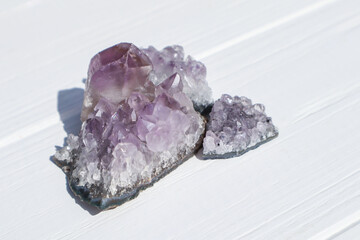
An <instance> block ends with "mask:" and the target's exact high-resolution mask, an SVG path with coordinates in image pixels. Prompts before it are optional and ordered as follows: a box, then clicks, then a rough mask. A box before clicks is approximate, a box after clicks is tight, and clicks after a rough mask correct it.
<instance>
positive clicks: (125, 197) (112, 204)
mask: <svg viewBox="0 0 360 240" xmlns="http://www.w3.org/2000/svg"><path fill="white" fill-rule="evenodd" d="M201 118H202V119H203V126H202V127H203V129H204V131H203V133H202V134H201V135H200V138H199V140H198V141H197V143H196V144H195V146H194V148H193V149H191V151H190V153H189V154H187V155H185V156H183V157H181V158H180V159H181V160H179V161H176V162H174V163H173V164H172V165H171V166H169V167H166V168H162V170H161V171H160V173H159V174H158V175H157V176H154V177H153V179H152V180H151V182H149V183H146V184H143V185H140V186H137V187H135V188H134V189H132V190H130V191H128V192H125V193H123V194H121V195H120V196H117V197H111V198H93V199H91V198H89V197H87V194H88V193H89V190H88V188H87V187H79V186H76V185H75V184H74V183H73V182H72V181H71V177H70V176H71V171H68V172H66V171H65V170H64V166H61V164H59V163H57V165H58V166H59V167H62V168H63V170H64V172H65V173H66V177H67V183H68V185H69V187H70V189H71V191H72V192H73V193H74V195H75V196H76V197H79V199H80V200H81V201H83V202H85V203H88V204H90V205H92V206H95V207H97V208H98V209H99V210H101V211H103V210H110V209H113V208H116V207H118V206H120V205H122V204H123V203H125V202H127V201H129V200H131V199H134V198H135V197H137V196H138V195H139V193H140V192H141V191H142V190H145V189H146V188H148V187H151V186H153V185H154V184H155V183H156V182H157V181H159V180H160V179H161V178H163V177H165V176H166V175H167V174H169V173H170V172H172V171H173V170H175V169H176V168H177V167H178V166H180V165H181V164H182V163H184V162H185V161H186V160H188V159H189V158H191V157H192V156H193V155H194V154H195V153H196V152H197V151H198V150H199V149H200V148H201V147H202V142H203V139H204V137H205V133H206V131H205V128H206V127H205V126H206V119H205V118H204V117H202V116H201ZM55 163H56V162H55ZM65 167H66V166H65Z"/></svg>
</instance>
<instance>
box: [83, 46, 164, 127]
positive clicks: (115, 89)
mask: <svg viewBox="0 0 360 240" xmlns="http://www.w3.org/2000/svg"><path fill="white" fill-rule="evenodd" d="M151 70H152V63H151V61H150V59H149V58H148V57H147V55H145V54H144V53H143V52H142V51H141V50H140V49H138V48H137V47H136V46H135V45H133V44H131V43H120V44H117V45H115V46H112V47H110V48H108V49H105V50H104V51H102V52H100V53H98V54H96V55H95V56H94V57H93V58H92V59H91V61H90V66H89V71H88V79H87V81H86V87H85V95H84V103H83V110H82V113H81V120H82V121H85V120H86V119H87V116H88V115H89V114H90V113H91V112H92V111H93V110H94V107H95V105H96V104H97V102H98V101H99V99H100V98H105V99H107V100H108V101H109V102H111V103H113V104H118V103H120V102H121V101H122V100H124V99H126V98H127V97H129V96H130V94H131V93H132V92H133V91H138V92H143V93H144V94H145V95H148V97H149V98H153V97H154V96H153V95H152V94H153V92H154V84H153V83H152V82H151V81H149V80H148V75H149V73H150V71H151ZM169 76H170V75H169Z"/></svg>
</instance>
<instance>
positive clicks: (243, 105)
mask: <svg viewBox="0 0 360 240" xmlns="http://www.w3.org/2000/svg"><path fill="white" fill-rule="evenodd" d="M277 135H278V132H277V130H276V128H275V126H274V125H273V124H272V122H271V118H270V117H267V116H266V115H265V107H264V105H262V104H258V103H257V104H252V103H251V100H250V99H248V98H246V97H238V96H235V97H231V96H229V95H227V94H224V95H222V96H221V98H220V99H219V100H217V101H216V102H215V103H214V106H213V108H212V111H211V113H210V119H209V122H208V127H207V131H206V137H205V139H204V143H203V146H204V150H203V153H204V157H205V158H227V157H234V156H237V155H241V154H242V153H243V152H245V151H247V150H248V149H251V148H254V147H257V146H258V145H259V144H261V143H263V142H265V141H267V140H270V139H271V138H273V137H275V136H277Z"/></svg>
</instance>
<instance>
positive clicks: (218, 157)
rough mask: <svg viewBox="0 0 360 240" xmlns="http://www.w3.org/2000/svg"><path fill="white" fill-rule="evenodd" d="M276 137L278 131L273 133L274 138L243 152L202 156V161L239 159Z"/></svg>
mask: <svg viewBox="0 0 360 240" xmlns="http://www.w3.org/2000/svg"><path fill="white" fill-rule="evenodd" d="M277 136H279V131H277V130H276V133H275V135H274V136H272V137H269V138H267V139H265V140H263V141H261V142H259V143H257V144H255V145H254V146H252V147H249V148H247V149H245V150H243V151H240V152H228V153H225V154H222V155H219V154H203V156H202V157H203V158H204V160H210V159H227V158H233V157H239V156H241V155H243V154H245V153H247V152H248V151H250V150H254V149H256V148H258V147H260V146H261V145H263V144H265V143H267V142H269V141H271V140H273V139H275V138H276V137H277Z"/></svg>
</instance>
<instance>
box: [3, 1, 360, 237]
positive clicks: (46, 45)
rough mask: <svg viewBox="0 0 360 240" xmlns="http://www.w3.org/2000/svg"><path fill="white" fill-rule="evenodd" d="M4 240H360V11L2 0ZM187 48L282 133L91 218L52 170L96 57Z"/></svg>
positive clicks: (319, 5)
mask: <svg viewBox="0 0 360 240" xmlns="http://www.w3.org/2000/svg"><path fill="white" fill-rule="evenodd" d="M0 1H1V2H0V99H1V101H0V163H1V169H0V200H1V203H0V239H86V240H88V239H270V240H272V239H275V240H277V239H280V240H282V239H355V240H356V239H360V157H359V155H360V143H359V139H360V130H359V127H360V79H359V78H360V66H359V62H360V1H359V0H272V1H269V0H238V1H226V0H223V1H211V0H202V1H191V0H181V1H180V0H167V1H160V0H156V1H147V0H143V1H138V0H132V1H124V0H121V1H119V0H111V1H94V0H91V1H90V0H87V1H85V0H11V1H7V0H0ZM123 41H127V42H133V43H135V44H136V45H138V46H143V47H147V46H148V45H154V46H155V47H157V48H162V47H165V46H167V45H171V44H181V45H183V46H184V47H185V50H186V52H187V53H188V54H191V55H193V56H194V57H195V58H197V59H200V60H201V61H203V62H204V63H205V64H206V66H207V68H208V81H209V84H210V86H211V87H212V89H213V92H214V96H215V97H216V98H217V97H219V96H220V95H221V93H229V94H232V95H235V94H236V95H244V96H247V97H249V98H251V99H253V100H254V101H255V102H261V103H264V104H265V106H266V108H267V113H268V114H269V115H270V116H272V117H273V121H274V123H275V124H276V125H277V126H278V128H279V130H280V136H279V137H278V138H277V139H276V140H273V141H271V142H269V143H267V144H265V145H263V146H262V147H260V148H258V149H256V150H255V151H251V152H248V153H246V154H245V155H243V156H241V157H238V158H234V159H227V160H212V161H211V160H210V161H203V160H199V159H198V158H196V157H193V158H191V159H190V160H189V161H187V162H186V163H184V164H183V165H182V166H180V167H179V168H178V169H176V170H175V171H174V172H172V173H171V174H169V175H168V176H167V177H165V178H164V179H162V180H161V181H160V182H158V183H156V184H155V185H154V186H153V187H151V188H149V189H147V190H146V191H143V192H142V193H141V194H140V195H139V196H138V197H137V198H136V199H135V200H132V201H130V202H128V203H126V204H124V205H122V206H120V207H118V208H117V209H114V210H111V211H106V212H102V213H100V214H94V211H93V209H89V208H86V207H85V206H83V205H82V204H80V203H78V201H77V200H76V199H74V198H73V197H72V196H71V195H70V194H69V192H68V190H67V188H66V185H65V175H64V174H63V173H62V171H61V170H60V169H58V168H57V167H56V166H55V165H54V164H53V163H52V162H51V161H50V157H51V155H53V153H54V151H55V146H61V145H62V144H63V140H64V137H65V136H66V134H67V132H77V131H78V129H79V120H78V118H79V111H80V107H81V101H82V89H83V87H84V85H83V83H82V80H83V79H84V78H86V72H87V67H88V63H89V60H90V58H91V57H92V56H93V55H94V54H95V53H97V52H98V51H100V50H102V49H104V48H106V47H109V46H111V45H113V44H116V43H118V42H123Z"/></svg>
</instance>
